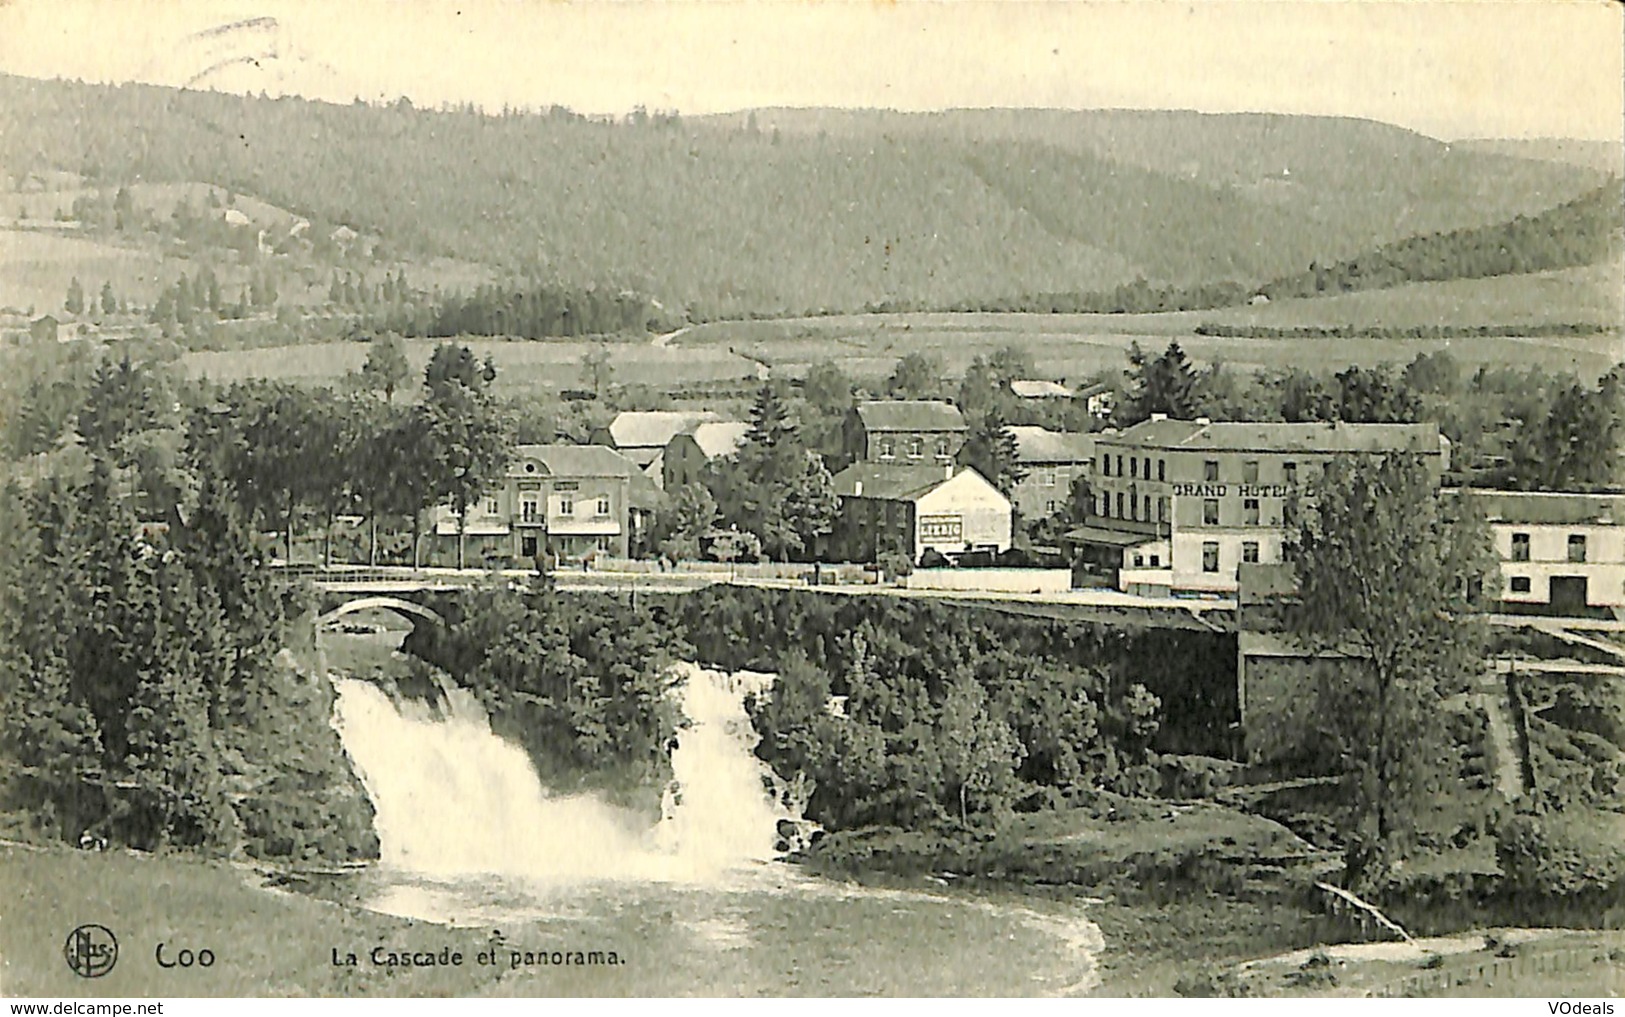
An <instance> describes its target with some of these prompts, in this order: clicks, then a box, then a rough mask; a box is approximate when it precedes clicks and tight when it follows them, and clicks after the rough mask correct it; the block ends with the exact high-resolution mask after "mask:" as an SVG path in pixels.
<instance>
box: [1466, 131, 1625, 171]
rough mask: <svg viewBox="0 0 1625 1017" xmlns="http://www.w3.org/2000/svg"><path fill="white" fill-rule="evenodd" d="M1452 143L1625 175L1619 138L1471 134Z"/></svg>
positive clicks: (1623, 149)
mask: <svg viewBox="0 0 1625 1017" xmlns="http://www.w3.org/2000/svg"><path fill="white" fill-rule="evenodd" d="M1451 147H1452V148H1456V149H1460V150H1461V151H1464V152H1474V153H1493V154H1495V155H1510V156H1516V157H1518V158H1521V159H1545V160H1548V161H1550V162H1563V163H1569V164H1570V165H1573V166H1584V167H1586V168H1587V169H1594V170H1601V171H1602V172H1604V173H1613V174H1616V175H1625V144H1620V143H1619V142H1616V141H1582V140H1579V139H1576V138H1518V139H1507V138H1470V139H1468V140H1466V141H1453V142H1451Z"/></svg>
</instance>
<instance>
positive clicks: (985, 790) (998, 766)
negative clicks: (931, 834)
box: [935, 675, 1026, 826]
mask: <svg viewBox="0 0 1625 1017" xmlns="http://www.w3.org/2000/svg"><path fill="white" fill-rule="evenodd" d="M935 742H936V747H937V754H938V757H939V758H940V760H941V763H942V777H943V782H944V783H945V785H946V790H948V791H949V792H950V794H951V795H952V796H953V798H954V799H956V800H957V802H958V805H959V821H960V823H962V824H964V825H967V826H968V825H969V824H970V809H971V806H972V805H974V806H975V807H976V811H978V812H990V813H992V814H993V816H994V818H995V820H997V819H1000V818H1002V816H1003V815H1004V814H1006V813H1008V812H1009V811H1010V799H1011V797H1012V791H1013V789H1014V786H1015V774H1016V767H1017V766H1019V765H1020V763H1021V760H1022V759H1023V758H1024V757H1025V755H1026V750H1025V749H1024V748H1023V747H1022V745H1021V743H1020V742H1019V741H1017V740H1016V736H1015V733H1014V732H1012V731H1011V730H1010V725H1009V724H1007V723H1005V721H1004V720H1003V719H1002V718H996V717H994V716H992V715H991V714H990V713H989V711H988V699H987V691H986V690H985V689H983V688H982V686H981V683H980V682H978V681H976V679H975V678H973V677H970V676H969V675H960V676H959V677H957V678H955V679H954V681H953V683H952V684H950V685H949V686H948V692H947V695H946V696H944V698H943V701H942V709H941V710H940V711H939V713H938V715H937V723H936V737H935Z"/></svg>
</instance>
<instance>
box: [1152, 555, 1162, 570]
mask: <svg viewBox="0 0 1625 1017" xmlns="http://www.w3.org/2000/svg"><path fill="white" fill-rule="evenodd" d="M1161 564H1162V555H1160V554H1154V555H1152V556H1151V567H1152V568H1156V567H1158V566H1159V565H1161Z"/></svg>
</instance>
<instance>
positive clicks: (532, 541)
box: [433, 445, 659, 566]
mask: <svg viewBox="0 0 1625 1017" xmlns="http://www.w3.org/2000/svg"><path fill="white" fill-rule="evenodd" d="M658 500H659V492H658V491H657V490H656V489H655V486H654V484H653V482H652V481H651V480H650V479H649V478H648V477H647V476H645V475H644V473H643V471H642V470H640V469H638V467H637V464H635V463H633V462H632V461H631V460H629V459H627V458H626V457H625V456H623V455H621V454H619V453H617V452H616V451H615V450H613V449H609V448H605V447H603V446H601V445H520V446H519V447H518V448H516V449H515V450H514V458H513V461H512V463H511V464H510V465H509V467H508V473H507V476H506V477H505V478H504V479H503V483H502V485H501V486H500V487H497V488H495V489H493V490H491V491H489V492H487V493H486V495H485V496H484V497H483V498H481V499H480V500H479V502H478V503H477V504H474V505H471V506H469V512H468V524H467V527H466V533H465V536H464V541H465V547H464V555H465V558H466V559H467V560H469V561H482V562H502V563H504V564H517V565H521V566H524V565H530V564H532V563H533V562H534V561H535V560H536V559H537V557H538V556H545V555H551V556H553V557H555V558H557V559H560V560H570V559H578V558H581V557H583V556H586V555H589V554H603V555H607V556H611V557H616V558H624V557H627V556H628V555H629V554H630V553H631V552H632V550H633V549H634V548H636V547H637V546H639V544H640V543H641V541H642V538H643V536H644V534H645V532H646V530H647V526H648V522H649V518H650V515H651V514H652V513H653V511H654V509H655V506H656V504H657V502H658ZM433 523H434V525H433V534H434V536H435V538H436V545H435V546H436V550H437V551H438V552H439V553H440V556H441V557H442V558H443V557H444V556H445V555H446V554H448V553H453V554H454V553H455V549H456V541H457V515H456V513H455V512H454V511H453V510H452V508H451V507H450V506H440V507H439V508H437V509H436V510H434V520H433Z"/></svg>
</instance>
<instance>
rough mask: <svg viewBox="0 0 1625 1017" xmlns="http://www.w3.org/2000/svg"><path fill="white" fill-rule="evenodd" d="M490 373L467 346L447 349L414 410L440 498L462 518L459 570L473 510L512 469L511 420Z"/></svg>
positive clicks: (434, 361) (439, 352)
mask: <svg viewBox="0 0 1625 1017" xmlns="http://www.w3.org/2000/svg"><path fill="white" fill-rule="evenodd" d="M487 373H488V372H486V371H484V370H483V369H481V368H480V366H479V365H478V364H477V362H476V361H475V360H474V354H473V353H472V351H470V350H469V349H468V347H466V346H455V347H454V346H452V345H451V344H449V343H448V344H443V345H441V346H440V347H438V348H437V349H436V350H435V352H434V356H433V357H432V358H431V360H430V362H429V368H428V370H427V372H426V373H425V376H424V387H425V390H426V391H425V395H424V399H423V401H422V402H421V403H419V404H418V405H417V407H416V408H415V409H416V411H417V416H418V419H419V421H420V433H421V434H422V436H423V439H424V442H425V451H426V453H427V456H428V459H429V461H430V462H431V463H432V464H433V468H432V470H431V472H430V476H431V477H432V478H433V480H432V488H433V491H434V493H435V495H436V496H437V497H440V498H444V499H445V500H446V501H447V502H449V503H450V505H451V507H452V510H453V511H454V512H455V513H456V515H457V567H458V568H464V567H465V565H466V558H465V554H464V545H465V543H466V540H465V538H466V534H467V527H468V507H469V506H470V505H472V504H473V503H474V502H475V500H477V499H478V498H479V496H480V495H481V494H482V493H484V491H485V490H486V488H487V487H489V486H490V485H491V484H492V483H493V482H494V481H495V480H496V479H497V478H498V477H500V476H501V474H502V471H503V470H504V469H506V468H507V465H508V457H509V454H510V452H511V449H510V441H509V437H508V434H509V425H508V420H507V417H506V416H505V415H504V414H503V413H502V412H501V411H500V409H499V408H498V407H497V405H496V403H495V401H494V400H493V399H492V398H491V395H490V393H489V392H488V391H487V385H488V384H489V382H488V381H487V379H486V374H487Z"/></svg>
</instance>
